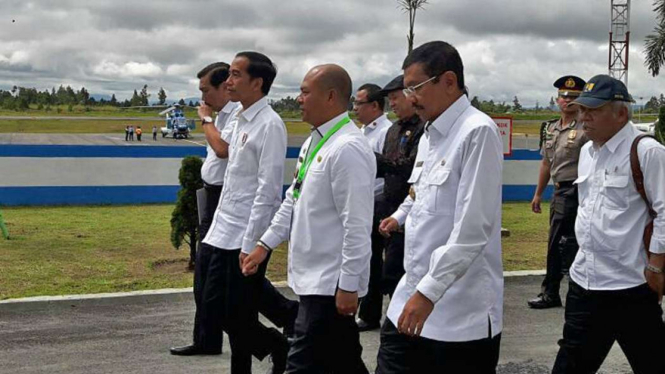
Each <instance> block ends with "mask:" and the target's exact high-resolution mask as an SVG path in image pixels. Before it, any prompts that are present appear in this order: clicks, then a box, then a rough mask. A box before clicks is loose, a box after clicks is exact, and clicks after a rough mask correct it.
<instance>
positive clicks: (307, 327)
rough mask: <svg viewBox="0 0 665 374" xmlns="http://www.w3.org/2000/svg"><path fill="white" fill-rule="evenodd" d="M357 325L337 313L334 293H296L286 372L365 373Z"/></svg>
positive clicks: (311, 373) (298, 373) (296, 373)
mask: <svg viewBox="0 0 665 374" xmlns="http://www.w3.org/2000/svg"><path fill="white" fill-rule="evenodd" d="M362 350H363V349H362V346H361V345H360V335H359V333H358V326H357V325H356V323H355V321H354V317H353V316H342V315H340V314H339V313H337V307H336V306H335V297H334V296H316V295H311V296H300V309H299V310H298V318H297V319H296V328H295V336H294V339H293V341H292V342H291V347H290V350H289V356H288V360H287V364H286V372H287V373H289V374H314V373H316V374H324V373H325V374H366V373H368V371H367V368H366V367H365V364H364V363H363V361H362V358H361V355H362Z"/></svg>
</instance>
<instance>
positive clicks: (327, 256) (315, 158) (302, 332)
mask: <svg viewBox="0 0 665 374" xmlns="http://www.w3.org/2000/svg"><path fill="white" fill-rule="evenodd" d="M300 90H301V93H300V96H298V103H299V104H300V107H301V109H302V113H303V121H305V122H307V123H309V124H311V125H312V135H311V136H310V137H309V139H307V140H306V141H305V143H304V144H303V147H302V150H301V153H300V157H299V159H298V164H297V169H296V178H295V180H294V182H293V184H292V185H291V187H290V188H289V189H288V191H287V192H286V198H285V200H284V201H283V202H282V205H281V207H280V208H279V211H278V212H277V214H276V215H275V217H274V218H273V220H272V222H271V224H270V228H269V229H268V230H267V231H266V233H265V234H263V236H262V237H261V239H260V240H259V242H258V243H257V246H256V248H254V250H253V252H252V253H251V254H250V255H249V256H248V257H247V258H246V259H245V260H244V261H243V273H244V274H246V275H250V274H253V273H254V272H255V271H257V269H260V265H261V263H263V262H264V261H265V259H266V258H267V257H268V254H269V252H270V251H271V250H272V248H275V247H277V246H278V245H279V244H280V243H282V242H283V241H286V240H289V264H288V269H289V270H288V275H289V286H290V287H291V288H292V289H293V291H294V292H295V293H296V294H297V295H298V296H299V297H300V308H299V309H298V317H297V319H296V325H295V335H294V339H293V341H292V342H291V347H290V350H289V355H288V359H287V372H288V373H312V372H316V373H319V372H325V373H345V374H346V373H350V374H354V373H367V372H368V371H367V368H366V367H365V364H364V363H363V361H362V359H361V353H362V346H361V345H360V341H359V333H358V326H357V325H356V323H355V320H354V315H355V313H356V310H357V308H358V298H359V297H363V296H365V295H366V294H367V285H368V283H369V263H370V257H371V254H372V253H371V243H370V233H371V229H372V215H373V207H374V177H375V175H376V160H375V158H374V154H373V152H372V150H371V148H370V146H369V143H368V142H367V139H365V138H364V137H363V135H362V133H361V131H360V130H359V129H358V127H357V126H356V125H355V124H354V123H353V122H352V121H351V120H350V119H349V116H348V113H347V111H346V110H347V108H348V104H349V100H350V97H351V78H350V77H349V75H348V73H347V72H346V71H345V70H344V69H343V68H341V67H340V66H337V65H321V66H316V67H314V68H312V69H311V70H310V71H309V72H308V73H307V75H306V76H305V78H304V80H303V82H302V84H301V86H300Z"/></svg>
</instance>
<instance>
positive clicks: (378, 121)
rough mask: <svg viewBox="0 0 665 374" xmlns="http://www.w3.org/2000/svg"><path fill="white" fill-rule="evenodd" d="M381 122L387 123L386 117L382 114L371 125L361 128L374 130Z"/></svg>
mask: <svg viewBox="0 0 665 374" xmlns="http://www.w3.org/2000/svg"><path fill="white" fill-rule="evenodd" d="M383 121H388V115H387V114H385V113H383V114H382V115H380V116H378V117H376V119H375V120H374V121H372V122H371V123H368V124H367V125H363V127H365V128H367V129H368V130H374V129H376V127H377V126H378V125H379V123H381V122H383Z"/></svg>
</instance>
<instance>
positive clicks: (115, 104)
mask: <svg viewBox="0 0 665 374" xmlns="http://www.w3.org/2000/svg"><path fill="white" fill-rule="evenodd" d="M109 104H111V105H113V106H117V105H118V99H116V98H115V94H113V95H111V101H109Z"/></svg>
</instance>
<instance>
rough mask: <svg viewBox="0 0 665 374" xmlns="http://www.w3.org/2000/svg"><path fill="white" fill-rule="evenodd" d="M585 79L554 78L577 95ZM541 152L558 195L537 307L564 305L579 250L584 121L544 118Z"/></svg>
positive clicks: (562, 90)
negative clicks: (566, 281) (562, 289)
mask: <svg viewBox="0 0 665 374" xmlns="http://www.w3.org/2000/svg"><path fill="white" fill-rule="evenodd" d="M584 83H585V82H584V80H582V79H581V78H578V77H575V76H564V77H561V78H559V79H558V80H557V81H556V82H554V87H557V88H559V95H560V96H573V97H577V96H579V94H580V93H581V91H582V88H583V87H584ZM542 128H543V132H542V135H541V143H542V145H543V146H542V149H541V154H542V155H543V157H544V158H545V159H546V160H547V162H548V163H549V166H550V176H551V178H552V181H553V183H554V196H553V197H552V201H551V205H550V232H549V239H548V244H547V248H548V250H547V274H546V275H545V279H544V280H543V283H542V286H541V294H540V295H538V297H537V298H535V299H533V300H529V306H530V307H532V308H536V309H543V308H549V307H556V306H561V298H560V296H559V286H560V284H561V279H562V278H563V274H564V273H567V271H568V267H569V266H570V263H571V262H572V260H573V258H574V257H575V254H576V253H577V248H578V246H577V241H576V239H575V216H576V215H577V205H578V202H577V187H576V186H575V185H574V184H573V181H575V179H576V178H577V162H578V160H579V155H580V148H581V147H582V145H584V143H586V142H587V140H588V139H587V137H586V136H585V135H584V131H583V130H582V123H581V122H578V121H576V120H573V121H572V122H570V123H569V124H566V125H564V124H563V123H562V120H561V119H554V120H550V121H546V122H543V125H542Z"/></svg>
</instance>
